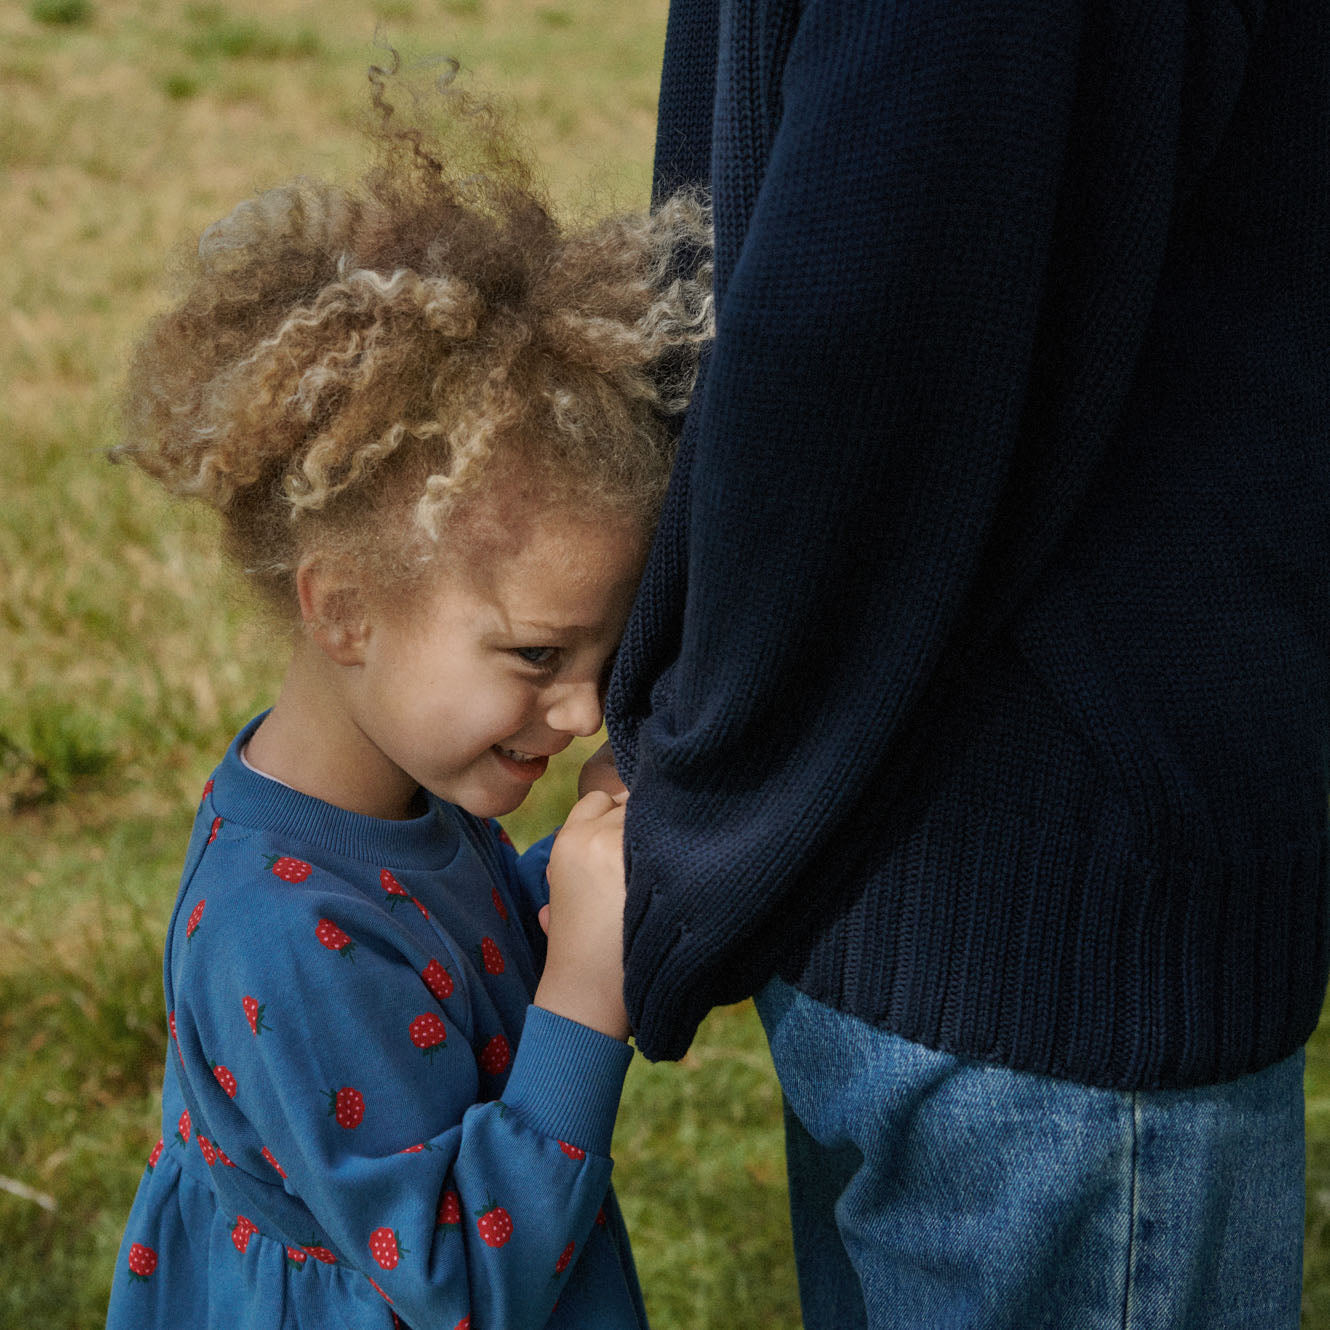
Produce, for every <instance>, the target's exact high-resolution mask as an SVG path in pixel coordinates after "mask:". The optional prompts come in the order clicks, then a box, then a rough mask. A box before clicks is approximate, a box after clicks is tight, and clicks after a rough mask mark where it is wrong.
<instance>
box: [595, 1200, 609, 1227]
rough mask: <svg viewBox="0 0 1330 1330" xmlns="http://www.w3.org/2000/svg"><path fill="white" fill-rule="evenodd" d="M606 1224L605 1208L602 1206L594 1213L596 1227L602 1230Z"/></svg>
mask: <svg viewBox="0 0 1330 1330" xmlns="http://www.w3.org/2000/svg"><path fill="white" fill-rule="evenodd" d="M606 1223H608V1220H606V1218H605V1207H604V1206H603V1205H602V1206H601V1207H600V1209H599V1210H597V1211H596V1227H597V1228H604V1227H605V1225H606Z"/></svg>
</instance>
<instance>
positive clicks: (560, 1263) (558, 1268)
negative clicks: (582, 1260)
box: [554, 1242, 577, 1275]
mask: <svg viewBox="0 0 1330 1330" xmlns="http://www.w3.org/2000/svg"><path fill="white" fill-rule="evenodd" d="M576 1250H577V1243H575V1242H570V1243H569V1244H568V1245H567V1246H566V1247H565V1248H564V1249H563V1251H562V1253H561V1254H560V1256H559V1259H558V1260H557V1261H555V1262H554V1273H555V1274H556V1275H561V1274H563V1272H564V1271H565V1270H566V1269H568V1265H569V1263H570V1262H571V1261H572V1259H573V1253H574V1252H575V1251H576Z"/></svg>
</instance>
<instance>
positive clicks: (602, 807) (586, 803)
mask: <svg viewBox="0 0 1330 1330" xmlns="http://www.w3.org/2000/svg"><path fill="white" fill-rule="evenodd" d="M625 798H627V795H622V796H615V795H612V794H607V793H606V792H605V791H604V790H591V791H590V792H589V793H587V794H584V795H583V796H582V797H581V798H580V799H579V800H578V801H577V802H576V803H575V804H574V805H573V806H572V809H571V811H570V812H569V814H568V816H567V818H566V819H565V820H564V826H565V827H566V826H570V825H575V824H576V823H578V822H590V821H592V820H593V819H594V818H598V817H604V816H605V814H606V813H611V812H613V811H614V810H615V809H616V808H618V807H620V806H621V805H622V803H623V800H624V799H625Z"/></svg>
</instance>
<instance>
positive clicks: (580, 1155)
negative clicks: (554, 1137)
mask: <svg viewBox="0 0 1330 1330" xmlns="http://www.w3.org/2000/svg"><path fill="white" fill-rule="evenodd" d="M559 1149H560V1150H562V1151H563V1152H564V1154H566V1155H567V1156H568V1158H569V1159H585V1158H586V1151H585V1150H583V1149H582V1147H581V1146H580V1145H569V1144H568V1142H567V1141H560V1142H559Z"/></svg>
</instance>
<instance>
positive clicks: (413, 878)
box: [108, 717, 646, 1330]
mask: <svg viewBox="0 0 1330 1330" xmlns="http://www.w3.org/2000/svg"><path fill="white" fill-rule="evenodd" d="M259 719H261V717H260V718H257V719H256V720H254V721H252V722H251V723H250V724H249V725H248V726H246V727H245V729H244V730H243V731H241V733H240V734H239V735H238V736H237V738H236V739H235V741H234V742H233V743H232V745H231V747H230V749H229V750H228V752H227V754H226V757H225V758H224V759H223V761H222V763H221V765H220V766H219V767H218V769H217V771H216V772H215V773H214V776H213V779H212V780H211V781H209V782H208V786H207V788H206V790H205V794H204V799H203V803H202V806H201V808H200V810H199V814H198V818H197V819H196V822H195V828H194V834H193V837H192V840H191V842H190V848H189V853H188V857H187V861H186V865H185V871H184V875H183V878H182V883H181V888H180V893H179V896H178V897H177V901H176V906H175V911H174V914H173V916H172V919H171V923H170V927H169V929H168V933H167V939H166V954H165V988H166V1003H167V1011H168V1013H169V1016H168V1025H169V1027H170V1029H169V1039H168V1053H167V1062H166V1073H165V1079H164V1082H163V1089H162V1122H163V1126H162V1139H161V1140H160V1141H159V1142H158V1144H157V1146H156V1147H155V1148H154V1150H153V1151H152V1155H151V1157H150V1159H149V1161H148V1167H147V1171H146V1172H145V1174H144V1177H143V1180H142V1182H141V1183H140V1186H139V1190H138V1194H137V1196H136V1198H135V1201H134V1205H133V1209H132V1210H131V1212H130V1216H129V1221H128V1223H127V1225H126V1229H125V1235H124V1239H123V1242H122V1245H121V1250H120V1255H119V1258H118V1260H117V1266H116V1272H115V1282H114V1287H113V1289H112V1294H111V1305H110V1312H109V1317H108V1328H109V1330H151V1328H154V1327H161V1328H162V1330H166V1328H167V1327H169V1328H170V1330H182V1328H183V1327H190V1330H213V1328H214V1327H216V1328H217V1330H222V1328H223V1327H224V1328H225V1330H278V1328H279V1327H305V1330H324V1328H325V1327H328V1328H332V1327H336V1328H337V1330H342V1327H347V1328H348V1330H371V1328H373V1330H389V1327H394V1326H407V1327H412V1328H413V1330H436V1328H437V1330H525V1328H526V1327H531V1328H533V1330H534V1328H536V1327H544V1326H548V1327H551V1328H552V1330H559V1328H561V1327H566V1328H568V1330H572V1327H587V1328H588V1330H589V1328H591V1327H595V1330H621V1328H622V1330H640V1328H641V1327H645V1326H646V1315H645V1311H644V1310H643V1306H642V1299H641V1293H640V1290H639V1288H638V1283H637V1276H636V1273H635V1270H634V1267H633V1260H632V1255H631V1252H630V1249H629V1246H628V1238H627V1233H626V1231H625V1229H624V1226H623V1221H622V1218H621V1216H620V1213H619V1209H618V1206H617V1204H616V1202H615V1199H614V1195H613V1192H612V1191H611V1189H610V1171H611V1167H612V1165H611V1161H610V1158H609V1148H610V1139H611V1136H612V1133H613V1127H614V1117H615V1114H616V1112H617V1110H618V1101H619V1095H620V1092H621V1089H622V1085H623V1078H624V1075H625V1073H626V1071H627V1068H628V1063H629V1061H630V1060H631V1057H632V1052H631V1049H629V1048H628V1046H627V1045H625V1044H622V1043H620V1042H619V1041H618V1040H615V1039H610V1038H608V1037H607V1036H605V1035H602V1034H600V1033H599V1032H597V1031H595V1030H591V1029H588V1028H587V1027H585V1026H582V1025H579V1024H577V1023H576V1022H574V1021H569V1020H566V1019H564V1018H562V1017H560V1016H556V1015H554V1014H553V1013H550V1012H547V1011H544V1010H542V1009H540V1008H538V1007H534V1006H531V1005H530V1004H531V997H532V995H533V994H534V992H535V987H536V981H537V978H538V977H539V972H540V965H541V963H542V961H543V956H544V936H543V934H542V933H541V931H540V928H539V925H538V924H537V923H536V917H535V916H536V912H537V910H538V909H539V907H540V905H542V904H543V903H544V902H545V900H546V894H545V887H544V868H545V862H546V860H547V858H548V844H547V843H546V844H544V845H542V846H538V847H534V848H533V849H532V850H530V851H528V852H527V853H526V854H525V855H522V856H520V857H519V856H518V855H517V854H516V853H515V851H513V850H512V848H511V847H510V846H509V845H506V844H504V843H503V840H502V839H501V833H500V832H499V830H498V828H497V826H496V825H494V824H491V823H486V822H483V821H481V820H479V819H476V818H473V817H471V816H470V815H469V814H467V813H464V812H462V811H461V810H460V809H457V808H455V807H453V806H452V805H450V804H446V803H444V802H442V801H441V800H436V799H431V800H430V806H429V809H428V811H427V812H426V814H425V815H424V816H422V817H419V818H415V819H411V820H408V821H402V822H395V821H384V820H380V819H377V818H370V817H365V816H363V815H360V814H357V813H350V812H347V811H345V810H343V809H339V808H335V807H333V806H332V805H330V804H326V803H323V802H322V801H320V800H317V799H312V798H310V797H308V796H306V795H303V794H300V793H298V792H296V791H294V790H291V789H289V788H287V787H286V786H284V785H281V784H279V783H278V782H276V781H273V780H270V779H269V778H267V777H265V776H263V775H261V774H259V773H258V772H255V771H253V770H252V769H250V768H248V767H247V766H246V765H245V764H244V762H243V761H242V759H241V756H240V754H241V750H242V749H243V746H244V744H245V743H246V742H247V741H248V738H249V736H250V734H252V733H253V731H254V729H255V728H257V725H258V720H259Z"/></svg>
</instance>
